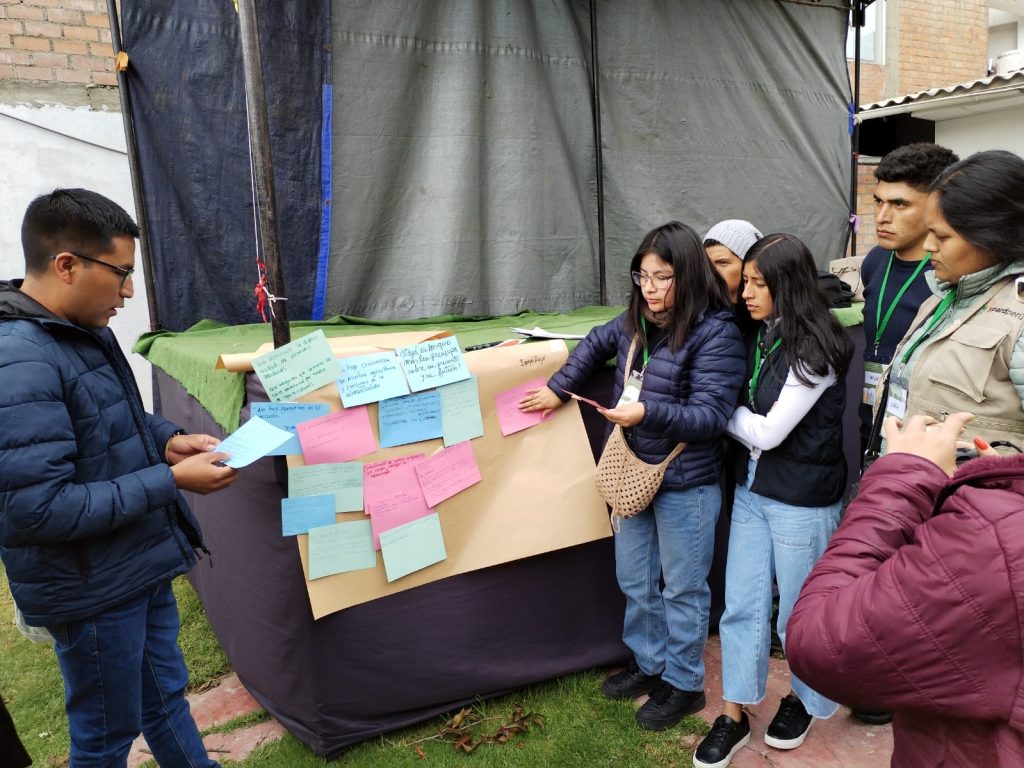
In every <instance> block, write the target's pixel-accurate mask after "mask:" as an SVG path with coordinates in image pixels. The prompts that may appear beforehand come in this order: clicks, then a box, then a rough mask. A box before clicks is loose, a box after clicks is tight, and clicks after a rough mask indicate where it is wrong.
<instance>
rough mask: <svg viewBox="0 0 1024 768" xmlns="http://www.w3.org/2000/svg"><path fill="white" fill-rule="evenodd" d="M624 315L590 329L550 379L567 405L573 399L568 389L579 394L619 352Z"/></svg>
mask: <svg viewBox="0 0 1024 768" xmlns="http://www.w3.org/2000/svg"><path fill="white" fill-rule="evenodd" d="M623 320H624V315H619V316H618V317H616V318H615V319H614V320H611V321H609V322H607V323H605V324H604V325H599V326H597V327H595V328H591V329H590V333H588V334H587V335H586V337H585V338H584V339H583V340H581V341H580V343H579V344H577V345H576V349H574V350H573V351H572V353H571V354H570V355H569V359H568V360H566V361H565V365H563V366H562V367H561V369H560V370H558V371H556V372H555V374H554V375H553V376H552V377H551V378H550V379H549V380H548V386H549V387H550V388H551V390H552V391H553V392H554V393H555V394H556V395H558V397H559V398H560V399H561V400H562V402H563V403H564V402H565V401H566V400H568V399H569V396H568V395H567V394H565V392H566V390H568V391H569V392H575V393H576V394H579V391H580V388H582V386H583V385H584V384H585V383H586V381H587V379H589V378H590V377H591V376H592V375H594V373H595V372H597V371H599V370H600V369H601V368H602V366H604V365H605V363H607V362H608V361H609V360H611V359H613V358H614V357H615V356H616V354H617V353H618V347H619V339H621V338H622V336H623V334H624V333H625V331H624V330H623Z"/></svg>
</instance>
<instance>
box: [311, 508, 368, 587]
mask: <svg viewBox="0 0 1024 768" xmlns="http://www.w3.org/2000/svg"><path fill="white" fill-rule="evenodd" d="M376 567H377V553H376V551H375V550H374V548H373V534H372V533H371V530H370V521H369V520H357V521H355V522H353V523H334V524H333V525H326V526H321V527H317V528H310V529H309V580H310V581H312V580H313V579H319V578H323V577H324V576H331V575H332V574H335V573H346V572H348V571H359V570H362V569H364V568H376Z"/></svg>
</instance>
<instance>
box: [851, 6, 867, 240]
mask: <svg viewBox="0 0 1024 768" xmlns="http://www.w3.org/2000/svg"><path fill="white" fill-rule="evenodd" d="M870 4H871V2H870V0H869V2H867V3H865V2H864V0H854V3H853V8H852V11H851V12H852V13H853V19H852V21H853V30H854V31H853V114H852V118H853V134H852V135H851V136H850V150H851V152H850V215H851V216H856V215H857V186H858V184H857V181H858V179H857V174H858V171H859V170H860V122H859V121H858V120H857V112H858V111H859V110H860V30H861V28H862V27H863V26H864V9H865V8H866V7H867V6H868V5H870ZM849 255H850V256H856V255H857V228H856V224H855V223H854V222H853V221H851V222H850V254H849Z"/></svg>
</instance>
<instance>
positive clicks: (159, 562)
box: [0, 189, 236, 768]
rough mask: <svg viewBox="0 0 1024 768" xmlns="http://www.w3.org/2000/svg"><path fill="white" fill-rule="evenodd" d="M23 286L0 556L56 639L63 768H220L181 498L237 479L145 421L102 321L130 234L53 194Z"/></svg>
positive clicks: (2, 442)
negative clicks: (209, 733) (183, 593)
mask: <svg viewBox="0 0 1024 768" xmlns="http://www.w3.org/2000/svg"><path fill="white" fill-rule="evenodd" d="M21 234H22V245H23V248H24V251H25V279H24V280H14V281H11V282H0V375H2V377H3V386H2V387H0V419H2V421H3V425H4V428H3V430H2V431H0V554H2V557H3V561H4V565H5V567H6V569H7V578H8V580H9V582H10V585H11V592H12V594H13V595H14V600H15V603H16V604H17V606H18V608H19V609H20V610H21V611H22V613H23V614H24V617H25V620H26V622H27V623H28V624H30V625H33V626H39V627H46V628H47V629H48V630H49V631H50V633H51V634H52V635H53V637H54V648H55V651H56V654H57V660H58V663H59V665H60V668H61V673H62V674H63V676H64V686H65V702H66V707H67V712H68V725H69V730H70V735H71V765H72V767H73V768H80V767H84V766H116V765H125V763H126V759H127V755H128V751H129V748H130V747H131V743H132V741H133V740H134V739H135V737H136V736H137V735H138V734H139V732H140V731H141V732H143V733H145V736H146V740H147V742H148V744H149V747H150V749H151V751H152V753H153V755H154V757H155V758H156V759H157V761H158V762H159V763H160V765H161V766H164V768H167V767H168V766H216V765H217V764H216V763H215V762H213V761H211V760H210V759H209V758H208V757H207V754H206V750H205V748H204V747H203V744H202V740H201V739H200V737H199V732H198V730H197V729H196V726H195V722H194V721H193V720H192V717H191V715H190V713H189V709H188V703H187V702H186V701H185V698H184V690H185V686H186V683H187V682H188V671H187V669H186V668H185V665H184V661H183V659H182V656H181V651H180V650H179V649H178V645H177V635H178V612H177V605H176V604H175V602H174V595H173V593H172V592H171V585H170V583H171V579H173V578H174V577H175V576H177V575H179V574H182V573H185V572H186V571H188V570H189V569H190V568H191V567H192V565H193V564H194V562H195V560H196V557H197V555H196V551H197V550H198V549H202V547H203V544H202V538H201V535H200V531H199V526H198V523H197V522H196V520H195V518H194V517H193V516H192V513H191V512H190V511H189V509H188V506H187V505H186V503H185V500H184V499H183V498H182V496H181V494H180V493H179V489H180V490H188V491H193V492H196V493H209V492H211V491H215V490H219V489H221V488H224V487H226V486H227V485H229V484H230V483H231V482H233V481H234V479H235V475H236V473H235V471H234V470H232V469H230V468H228V467H225V466H223V464H221V463H220V462H221V461H223V459H225V458H226V457H227V456H226V454H223V453H218V452H214V451H213V447H214V446H215V445H216V443H217V440H216V439H215V438H213V437H211V436H210V435H185V434H182V432H181V430H179V429H178V428H177V427H176V426H175V425H174V424H172V423H170V422H168V421H166V420H164V419H161V418H159V417H157V416H153V415H151V414H148V413H146V412H145V411H144V410H143V406H142V401H141V399H140V397H139V393H138V389H137V387H136V385H135V381H134V379H133V378H132V374H131V370H130V368H129V367H128V362H127V360H126V359H125V357H124V355H123V354H122V353H121V351H120V348H119V347H118V345H117V341H116V340H115V338H114V335H113V333H111V331H110V330H109V328H107V325H108V324H109V322H110V318H111V317H113V316H114V315H115V314H116V313H117V310H118V309H119V308H121V307H123V306H124V301H125V299H128V298H131V296H132V293H133V289H132V279H131V278H132V273H133V271H134V265H135V238H136V237H138V234H139V231H138V228H137V227H136V225H135V222H134V221H132V218H131V216H129V215H128V213H126V212H125V211H124V209H122V208H121V207H120V206H118V205H117V204H116V203H114V202H112V201H110V200H108V199H107V198H105V197H103V196H102V195H99V194H97V193H95V192H89V191H87V190H83V189H64V190H60V189H59V190H55V191H54V192H52V193H50V194H47V195H43V196H41V197H39V198H36V199H35V200H34V201H33V202H32V203H31V204H30V205H29V207H28V210H27V211H26V213H25V219H24V221H23V223H22V233H21Z"/></svg>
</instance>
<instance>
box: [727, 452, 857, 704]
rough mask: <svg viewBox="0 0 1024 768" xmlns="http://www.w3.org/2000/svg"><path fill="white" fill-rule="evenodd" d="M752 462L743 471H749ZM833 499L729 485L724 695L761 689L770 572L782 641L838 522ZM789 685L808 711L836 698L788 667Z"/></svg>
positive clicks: (742, 698) (747, 695) (755, 695)
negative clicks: (807, 503) (805, 501)
mask: <svg viewBox="0 0 1024 768" xmlns="http://www.w3.org/2000/svg"><path fill="white" fill-rule="evenodd" d="M754 469H755V466H754V465H753V464H752V465H751V467H750V473H749V475H748V477H750V478H752V477H753V474H754ZM839 511H840V502H836V503H835V504H832V505H830V506H827V507H797V506H794V505H792V504H786V503H784V502H781V501H775V500H773V499H769V498H766V497H764V496H760V495H758V494H756V493H753V492H752V491H751V490H750V489H749V488H742V487H738V488H736V500H735V501H734V502H733V507H732V525H731V526H730V528H729V557H728V559H727V560H726V566H725V614H724V615H723V616H722V621H721V623H720V624H719V627H718V631H719V635H720V636H721V640H722V688H723V695H724V697H725V700H726V701H731V702H733V703H734V704H757V703H759V702H760V701H761V700H762V699H764V697H765V686H766V684H767V682H768V655H769V652H770V649H771V630H770V627H769V623H770V621H771V614H772V579H773V578H774V579H775V580H776V581H778V584H779V621H778V626H777V630H778V633H779V638H780V639H781V640H782V643H783V647H785V643H786V622H787V621H788V620H789V614H790V613H791V612H792V610H793V605H794V604H795V603H796V598H797V595H799V594H800V588H801V587H802V586H803V584H804V580H805V579H806V578H807V576H808V574H810V572H811V568H812V567H814V563H815V562H816V561H817V559H818V558H819V557H821V555H822V553H823V552H824V551H825V547H826V546H827V545H828V540H829V537H831V535H832V533H833V532H834V531H835V529H836V528H837V527H838V525H839ZM791 677H792V687H793V692H794V693H796V695H797V696H799V697H800V701H801V702H802V703H803V705H804V708H805V709H806V710H807V712H808V714H810V715H813V716H814V717H831V716H832V715H834V714H835V713H836V710H837V709H838V708H839V705H838V704H836V703H835V702H834V701H831V700H830V699H826V698H825V697H824V696H822V695H821V694H819V693H817V692H816V691H814V690H813V689H811V688H809V687H808V686H807V684H806V683H804V682H803V681H802V680H800V678H798V677H797V676H796V675H791Z"/></svg>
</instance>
